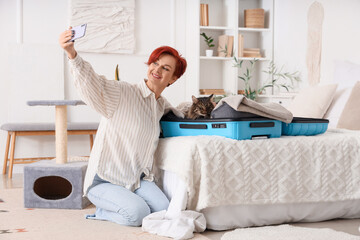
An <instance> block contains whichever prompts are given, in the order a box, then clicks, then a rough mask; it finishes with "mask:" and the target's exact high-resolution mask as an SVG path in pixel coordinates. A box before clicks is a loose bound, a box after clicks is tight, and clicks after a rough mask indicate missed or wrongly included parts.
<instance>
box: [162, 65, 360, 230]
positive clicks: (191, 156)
mask: <svg viewBox="0 0 360 240" xmlns="http://www.w3.org/2000/svg"><path fill="white" fill-rule="evenodd" d="M359 74H360V65H358V64H355V63H351V62H348V61H340V60H338V61H335V71H334V79H333V82H332V83H331V84H335V85H336V86H335V87H334V86H333V85H332V86H331V85H329V84H324V85H322V84H320V85H317V86H313V87H308V88H303V89H302V90H301V91H300V92H299V93H298V95H297V96H296V97H295V99H294V100H293V101H292V105H291V106H289V108H288V109H289V110H291V111H292V113H293V114H294V113H296V115H295V116H303V117H310V118H326V119H328V120H330V123H329V129H328V130H327V131H326V132H325V133H324V134H320V135H316V136H282V137H280V138H274V139H257V140H241V141H237V140H232V139H227V138H224V137H220V136H192V137H191V136H190V137H172V138H164V139H160V141H159V147H158V149H157V151H156V154H155V161H156V166H157V167H158V177H159V180H160V181H159V183H160V185H161V186H162V188H163V190H164V192H165V194H166V195H167V196H168V197H169V199H171V201H170V206H169V209H168V212H170V214H169V216H171V213H174V215H176V212H179V211H181V210H185V209H188V210H194V211H198V212H201V213H203V214H204V216H205V218H206V222H207V223H206V224H207V226H206V227H207V228H208V229H213V230H225V229H232V228H237V227H250V226H263V225H271V224H280V223H286V222H316V221H324V220H329V219H334V218H360V108H359V107H358V106H359V105H360V81H359V80H360V78H359Z"/></svg>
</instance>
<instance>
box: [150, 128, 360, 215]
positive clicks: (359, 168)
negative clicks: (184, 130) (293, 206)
mask: <svg viewBox="0 0 360 240" xmlns="http://www.w3.org/2000/svg"><path fill="white" fill-rule="evenodd" d="M155 160H156V162H157V163H156V164H157V166H158V167H159V168H160V169H162V170H167V171H171V172H174V173H176V174H177V176H179V177H180V178H181V179H182V180H183V181H184V183H185V185H186V187H187V191H188V202H187V209H189V210H196V211H200V210H202V209H204V208H208V207H216V206H222V205H236V204H269V203H270V204H271V203H306V202H332V201H340V200H352V199H360V187H359V186H360V133H359V131H348V130H339V129H337V130H335V129H331V130H330V129H329V130H328V131H327V132H326V133H324V134H321V135H317V136H295V137H293V136H283V137H281V138H273V139H258V140H242V141H238V140H232V139H229V138H224V137H219V136H190V137H173V138H165V139H160V142H159V146H158V149H157V152H156V154H155Z"/></svg>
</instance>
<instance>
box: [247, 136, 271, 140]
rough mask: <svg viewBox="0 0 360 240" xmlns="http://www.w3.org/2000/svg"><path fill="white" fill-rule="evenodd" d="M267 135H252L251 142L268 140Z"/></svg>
mask: <svg viewBox="0 0 360 240" xmlns="http://www.w3.org/2000/svg"><path fill="white" fill-rule="evenodd" d="M268 138H269V135H254V136H251V140H255V139H268Z"/></svg>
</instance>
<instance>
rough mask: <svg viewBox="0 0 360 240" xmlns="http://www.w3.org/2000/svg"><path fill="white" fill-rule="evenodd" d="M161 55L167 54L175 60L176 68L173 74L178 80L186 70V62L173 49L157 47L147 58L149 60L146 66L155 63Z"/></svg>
mask: <svg viewBox="0 0 360 240" xmlns="http://www.w3.org/2000/svg"><path fill="white" fill-rule="evenodd" d="M161 54H168V55H171V56H173V57H174V58H175V60H176V67H175V72H174V75H175V76H176V77H177V78H180V77H181V76H182V75H183V74H184V72H185V70H186V66H187V63H186V60H185V58H183V57H182V56H181V55H180V54H179V53H178V51H176V50H175V49H174V48H172V47H169V46H162V47H159V48H157V49H155V50H154V51H153V52H152V53H151V55H150V57H149V60H148V62H147V63H146V64H147V65H150V64H151V63H153V62H156V61H157V60H158V59H159V57H160V55H161Z"/></svg>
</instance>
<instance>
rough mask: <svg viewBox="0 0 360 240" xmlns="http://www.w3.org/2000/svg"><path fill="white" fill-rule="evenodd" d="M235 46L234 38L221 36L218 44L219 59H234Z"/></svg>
mask: <svg viewBox="0 0 360 240" xmlns="http://www.w3.org/2000/svg"><path fill="white" fill-rule="evenodd" d="M233 45H234V36H230V35H220V36H219V44H218V49H217V51H218V56H219V57H232V52H233Z"/></svg>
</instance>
